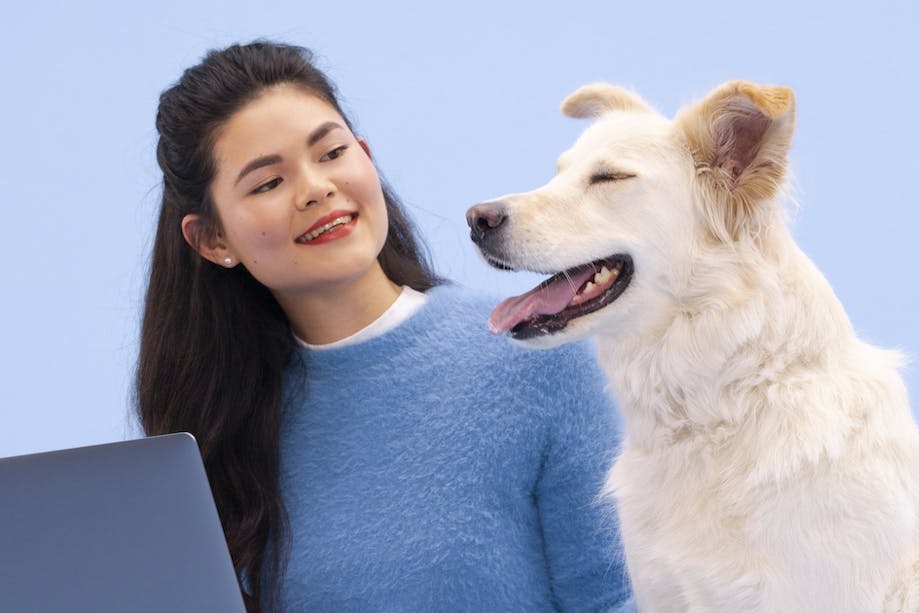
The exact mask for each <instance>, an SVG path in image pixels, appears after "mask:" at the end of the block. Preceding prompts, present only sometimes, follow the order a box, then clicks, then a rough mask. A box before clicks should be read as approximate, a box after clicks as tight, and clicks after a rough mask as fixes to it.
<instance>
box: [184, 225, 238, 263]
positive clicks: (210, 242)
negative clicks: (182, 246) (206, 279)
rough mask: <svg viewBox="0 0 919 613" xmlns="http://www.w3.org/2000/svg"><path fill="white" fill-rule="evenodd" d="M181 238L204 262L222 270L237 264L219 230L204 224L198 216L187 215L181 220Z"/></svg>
mask: <svg viewBox="0 0 919 613" xmlns="http://www.w3.org/2000/svg"><path fill="white" fill-rule="evenodd" d="M182 236H183V237H185V242H186V243H188V244H189V246H191V248H192V249H194V250H195V251H197V252H198V255H200V256H201V257H202V258H204V259H205V260H209V261H211V262H213V263H214V264H217V265H218V266H223V267H224V268H233V267H234V266H236V264H238V263H239V260H238V259H237V258H236V257H235V255H234V254H233V253H232V250H231V249H230V247H229V245H227V244H226V241H225V240H224V238H223V236H222V235H221V233H220V230H218V229H217V228H215V227H213V226H212V225H211V224H209V223H206V222H205V221H204V220H203V219H201V216H200V215H194V214H189V215H186V216H185V217H183V218H182Z"/></svg>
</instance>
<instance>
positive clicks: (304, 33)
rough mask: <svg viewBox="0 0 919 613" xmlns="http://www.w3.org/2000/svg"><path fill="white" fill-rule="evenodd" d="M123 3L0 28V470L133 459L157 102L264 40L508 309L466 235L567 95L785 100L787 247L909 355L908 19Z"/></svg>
mask: <svg viewBox="0 0 919 613" xmlns="http://www.w3.org/2000/svg"><path fill="white" fill-rule="evenodd" d="M132 4H133V3H121V2H119V3H115V2H112V3H99V2H95V3H94V2H84V3H69V2H47V1H45V2H32V3H22V4H17V5H15V6H12V5H7V6H5V7H4V8H3V10H2V19H0V21H2V24H3V25H2V30H3V35H2V36H0V67H2V73H0V77H2V83H3V89H2V97H0V180H2V191H0V205H2V209H0V210H2V216H3V217H2V223H0V239H2V240H0V263H2V266H3V268H4V270H3V296H2V301H0V386H2V387H0V392H2V395H0V456H6V455H14V454H20V453H27V452H32V451H40V450H45V449H53V448H61V447H71V446H76V445H84V444H90V443H98V442H105V441H111V440H118V439H122V438H125V437H132V436H135V435H136V434H137V429H136V426H135V425H134V422H133V418H132V417H131V409H130V404H131V403H130V393H131V392H130V386H131V379H132V376H133V369H134V363H135V359H136V354H137V345H138V342H137V331H138V326H139V321H140V306H141V301H142V298H143V289H144V282H145V274H146V266H147V257H148V254H149V251H150V247H151V240H152V234H153V227H154V220H155V214H156V209H157V206H158V198H159V180H160V177H159V176H158V173H157V169H156V163H155V158H154V145H155V140H156V136H155V131H154V127H153V120H154V114H155V110H156V104H157V97H158V95H159V93H160V91H161V90H162V89H164V88H166V87H167V86H168V85H170V84H171V83H172V82H174V81H175V80H176V79H177V78H178V77H179V75H180V73H181V71H182V70H183V69H184V68H186V67H187V66H189V65H191V64H193V63H196V62H197V61H198V60H199V59H200V58H201V56H202V54H203V53H204V52H205V51H206V50H207V49H210V48H214V47H222V46H225V45H227V44H229V43H231V42H236V41H249V40H251V39H253V38H258V37H269V38H273V39H277V40H283V41H286V42H292V43H296V44H301V45H305V46H310V47H312V48H313V49H314V50H316V51H317V52H318V54H319V56H320V65H321V67H323V68H324V69H326V70H327V71H328V72H329V74H330V75H331V76H332V78H333V79H334V80H335V81H336V82H337V83H338V85H339V87H340V89H341V91H342V93H343V96H344V102H345V108H346V109H347V110H348V111H350V112H351V113H352V114H353V115H354V117H355V119H356V121H357V125H358V128H359V131H360V132H361V133H362V134H363V135H364V136H365V137H366V138H367V139H368V141H369V143H370V145H371V147H372V148H373V151H374V155H375V159H376V160H377V162H378V165H379V167H380V168H381V170H382V171H383V174H384V175H385V176H386V178H387V179H388V180H389V181H390V182H391V183H392V184H393V185H394V187H395V188H396V190H397V191H398V192H399V193H400V194H401V196H402V197H403V199H404V200H405V201H406V203H407V204H408V209H409V211H410V214H411V215H412V216H413V218H414V219H415V221H416V222H417V223H418V225H419V226H420V229H421V232H422V233H423V235H424V236H425V238H426V240H427V243H428V245H429V246H430V248H431V251H432V252H433V255H434V259H435V262H436V264H437V266H438V267H439V269H440V271H441V272H442V273H443V274H445V275H447V276H449V277H451V278H453V279H454V280H456V281H458V282H460V283H462V284H465V285H468V286H472V287H476V288H481V289H485V290H488V291H492V292H494V293H496V294H500V295H502V296H505V295H508V294H510V293H512V292H513V293H519V292H521V291H524V290H526V289H529V287H530V286H532V285H533V284H535V283H536V282H537V281H538V280H539V278H538V277H535V276H531V275H525V274H516V275H511V274H508V273H500V272H497V271H492V270H490V269H488V268H487V267H486V265H485V264H484V263H482V262H481V260H480V259H479V258H478V256H477V255H476V254H475V252H474V250H473V249H472V246H471V243H469V241H468V238H467V230H466V226H465V223H464V220H463V215H464V212H465V210H466V209H467V208H468V207H469V206H470V205H472V204H475V203H476V202H479V201H481V200H485V199H488V198H491V197H494V196H498V195H501V194H505V193H508V192H517V191H526V190H530V189H533V188H535V187H537V186H539V185H542V184H543V183H544V182H545V181H547V180H548V179H549V178H550V177H551V176H552V174H553V172H554V167H555V158H556V156H557V155H558V154H559V153H560V152H561V151H562V150H564V149H565V148H567V147H568V146H569V145H570V144H571V143H572V142H573V140H574V139H575V138H576V136H577V134H578V133H579V132H580V131H581V130H582V129H583V128H584V127H585V125H586V124H584V123H581V122H577V121H574V120H571V119H567V118H565V117H563V116H562V115H561V114H560V113H559V112H558V110H557V109H558V105H559V103H560V102H561V101H562V99H564V97H565V96H566V95H567V94H568V93H570V92H571V91H573V90H574V89H575V88H576V87H578V86H579V85H582V84H584V83H587V82H592V81H600V80H602V81H609V82H613V83H619V84H623V85H627V86H631V87H633V88H635V89H636V90H637V91H638V92H639V93H640V94H641V95H642V96H644V97H645V99H646V100H648V101H649V102H650V103H652V104H653V105H655V106H656V107H657V108H658V109H659V110H661V111H662V112H663V113H664V114H666V115H668V116H670V115H672V114H673V113H674V112H675V111H676V110H677V109H678V108H679V107H680V106H681V105H682V104H684V103H686V102H689V101H691V100H693V99H695V98H698V97H701V96H703V95H704V94H705V93H706V92H707V91H709V90H710V89H711V88H713V87H714V86H716V85H717V84H719V83H721V82H722V81H725V80H728V79H733V78H744V79H749V80H754V81H760V82H769V83H777V84H783V85H788V86H791V87H792V88H794V90H795V92H796V94H797V101H798V128H797V133H796V136H795V142H794V147H793V149H792V165H793V169H794V175H795V177H794V188H795V195H796V198H797V200H798V202H799V204H800V207H799V208H797V209H793V212H792V223H793V232H794V234H795V236H796V238H797V239H798V242H799V243H800V244H801V245H802V247H803V248H804V250H805V251H806V252H807V253H808V254H809V255H810V256H811V257H812V259H813V260H814V261H815V262H816V263H817V265H818V266H819V267H820V268H821V269H822V270H823V272H824V273H825V274H826V276H827V277H828V278H829V280H830V282H831V283H832V285H833V286H834V288H835V289H836V291H837V293H838V294H839V296H840V298H841V299H842V301H843V303H844V304H845V305H846V307H847V309H848V312H849V315H850V317H851V318H852V321H853V323H854V325H855V327H856V329H857V330H858V331H859V333H860V334H861V335H862V336H863V337H864V338H865V339H867V340H869V341H871V342H874V343H876V344H878V345H882V346H887V347H895V346H896V347H900V348H901V349H903V350H904V351H905V352H907V353H910V354H913V355H919V323H917V316H916V313H917V312H919V287H917V281H916V279H917V275H916V272H915V270H914V268H915V266H916V264H917V260H919V258H917V255H919V247H917V245H916V238H915V234H916V227H917V226H919V206H917V204H919V202H917V197H916V194H915V185H916V177H917V175H919V162H917V157H916V154H915V151H916V144H917V143H919V120H917V113H916V109H917V99H919V85H917V83H919V81H917V78H916V75H917V74H919V43H917V42H916V40H917V38H919V37H917V34H919V8H917V7H919V4H917V3H916V2H915V1H907V0H902V1H900V0H886V1H880V2H875V3H867V2H857V3H856V2H849V1H842V2H823V1H820V2H808V3H805V2H799V1H794V0H777V1H774V2H770V3H762V4H760V3H743V2H736V1H732V2H680V3H677V2H674V3H672V4H671V3H657V2H643V3H638V2H618V1H617V2H582V1H577V0H569V1H568V2H552V3H541V2H505V3H501V2H494V1H492V2H481V1H478V0H471V1H465V2H458V3H455V4H453V3H428V2H405V1H401V2H400V1H389V2H359V1H350V2H338V1H335V2H333V1H331V0H329V1H327V2H322V3H315V2H296V3H295V2H274V3H271V2H269V3H256V2H245V3H244V2H236V1H229V0H226V1H222V2H214V3H192V2H186V1H178V0H162V1H159V2H156V3H145V4H140V5H138V6H132ZM483 325H484V322H483ZM905 376H906V380H907V384H908V386H909V388H910V392H911V396H912V397H913V399H914V405H915V402H916V401H915V398H916V396H917V393H919V391H917V390H919V370H917V366H915V365H914V366H911V367H909V368H908V369H907V370H906V371H905Z"/></svg>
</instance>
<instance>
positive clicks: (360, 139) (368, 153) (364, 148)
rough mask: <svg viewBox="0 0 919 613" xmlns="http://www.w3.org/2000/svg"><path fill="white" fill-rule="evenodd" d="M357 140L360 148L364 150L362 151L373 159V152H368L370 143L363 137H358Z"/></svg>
mask: <svg viewBox="0 0 919 613" xmlns="http://www.w3.org/2000/svg"><path fill="white" fill-rule="evenodd" d="M357 142H358V143H360V145H361V149H363V150H364V153H366V154H367V157H369V158H370V159H371V160H373V154H372V153H370V145H368V144H367V141H365V140H364V139H363V138H358V139H357Z"/></svg>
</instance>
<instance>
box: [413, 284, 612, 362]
mask: <svg viewBox="0 0 919 613" xmlns="http://www.w3.org/2000/svg"><path fill="white" fill-rule="evenodd" d="M427 294H428V296H429V301H430V304H431V307H432V309H431V311H432V313H431V314H430V315H432V316H433V318H434V319H435V320H437V321H438V322H440V323H441V324H442V325H443V327H444V329H443V332H444V334H445V336H446V337H447V338H446V339H445V340H447V342H455V343H457V344H460V345H464V346H466V347H467V348H468V347H469V346H470V345H473V346H474V347H472V349H473V350H474V351H475V353H476V354H477V355H478V356H479V357H480V359H483V360H488V361H491V362H494V366H495V367H497V368H499V369H501V370H510V371H517V372H518V374H519V375H520V376H523V377H525V378H537V379H540V380H542V379H545V378H546V377H547V376H549V375H551V378H553V379H556V378H565V379H569V380H579V379H581V378H583V377H585V376H586V377H590V378H595V377H597V376H599V372H600V370H599V366H598V365H597V362H596V357H595V351H594V345H593V343H592V342H591V341H589V340H588V341H577V342H573V343H567V344H564V345H561V346H558V347H555V348H551V349H534V348H531V347H527V346H525V345H522V344H521V343H517V342H515V341H513V340H512V339H510V338H509V337H508V336H507V335H505V334H501V335H494V334H492V333H491V332H490V331H489V329H488V316H489V314H490V313H491V310H492V309H493V308H494V307H495V306H496V305H497V304H498V303H499V302H500V298H498V297H496V296H493V295H491V294H489V293H487V292H484V291H481V290H475V289H470V288H466V287H463V286H459V285H455V284H449V285H441V286H437V287H434V288H431V289H430V290H428V291H427Z"/></svg>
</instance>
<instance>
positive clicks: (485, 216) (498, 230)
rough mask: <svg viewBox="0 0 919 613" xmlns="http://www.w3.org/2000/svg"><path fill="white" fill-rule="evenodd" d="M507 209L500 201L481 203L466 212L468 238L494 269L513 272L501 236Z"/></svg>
mask: <svg viewBox="0 0 919 613" xmlns="http://www.w3.org/2000/svg"><path fill="white" fill-rule="evenodd" d="M506 221H507V207H506V205H505V203H503V202H501V201H500V200H496V201H492V202H483V203H481V204H477V205H475V206H474V207H472V208H470V209H469V210H468V211H466V223H468V224H469V238H471V239H472V242H473V243H475V244H476V246H477V247H478V248H479V251H481V252H482V256H483V257H484V258H485V260H486V261H487V262H488V263H489V264H491V265H492V266H494V267H495V268H501V269H504V270H513V267H511V266H510V265H509V264H508V263H507V258H506V257H505V255H504V247H503V240H502V235H503V232H502V230H504V229H505V228H506V227H507V223H506Z"/></svg>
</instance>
